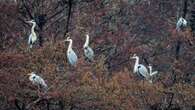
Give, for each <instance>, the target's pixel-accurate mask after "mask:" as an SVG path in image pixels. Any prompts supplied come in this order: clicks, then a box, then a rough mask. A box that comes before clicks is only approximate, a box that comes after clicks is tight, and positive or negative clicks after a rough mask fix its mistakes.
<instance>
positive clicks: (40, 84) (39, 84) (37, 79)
mask: <svg viewBox="0 0 195 110" xmlns="http://www.w3.org/2000/svg"><path fill="white" fill-rule="evenodd" d="M28 75H29V80H30V81H31V82H32V83H33V84H34V85H36V86H37V87H38V88H39V90H44V91H47V89H48V86H47V84H46V83H45V81H44V80H43V78H41V77H40V76H38V75H36V74H35V72H31V73H29V74H28Z"/></svg>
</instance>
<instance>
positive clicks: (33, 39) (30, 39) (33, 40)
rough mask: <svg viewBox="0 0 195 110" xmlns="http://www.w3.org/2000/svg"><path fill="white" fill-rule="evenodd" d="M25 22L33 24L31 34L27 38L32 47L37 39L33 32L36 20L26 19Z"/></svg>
mask: <svg viewBox="0 0 195 110" xmlns="http://www.w3.org/2000/svg"><path fill="white" fill-rule="evenodd" d="M27 23H31V24H33V25H32V28H31V34H30V35H29V38H28V44H29V45H30V48H32V45H33V44H34V43H35V41H36V40H37V35H36V33H35V26H36V22H35V21H34V20H31V21H27Z"/></svg>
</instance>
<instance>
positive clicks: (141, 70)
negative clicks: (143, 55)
mask: <svg viewBox="0 0 195 110" xmlns="http://www.w3.org/2000/svg"><path fill="white" fill-rule="evenodd" d="M131 59H135V60H136V61H135V65H134V69H133V73H137V74H138V75H139V76H142V77H144V78H146V80H149V78H150V75H149V73H148V70H147V68H146V67H145V66H144V65H143V64H139V57H138V56H137V55H136V54H134V55H133V57H131Z"/></svg>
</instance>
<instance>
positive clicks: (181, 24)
mask: <svg viewBox="0 0 195 110" xmlns="http://www.w3.org/2000/svg"><path fill="white" fill-rule="evenodd" d="M186 26H187V21H186V20H185V19H184V18H183V17H180V18H179V20H178V21H177V24H176V30H177V31H180V30H181V28H183V27H186Z"/></svg>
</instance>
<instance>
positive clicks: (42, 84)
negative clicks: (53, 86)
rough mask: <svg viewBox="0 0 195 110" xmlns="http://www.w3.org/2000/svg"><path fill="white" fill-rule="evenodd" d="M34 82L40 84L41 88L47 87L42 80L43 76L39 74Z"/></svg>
mask: <svg viewBox="0 0 195 110" xmlns="http://www.w3.org/2000/svg"><path fill="white" fill-rule="evenodd" d="M36 82H37V84H38V85H39V86H41V88H47V84H46V83H45V81H44V80H43V78H41V77H40V76H37V77H36Z"/></svg>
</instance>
